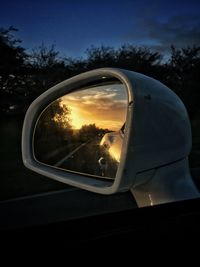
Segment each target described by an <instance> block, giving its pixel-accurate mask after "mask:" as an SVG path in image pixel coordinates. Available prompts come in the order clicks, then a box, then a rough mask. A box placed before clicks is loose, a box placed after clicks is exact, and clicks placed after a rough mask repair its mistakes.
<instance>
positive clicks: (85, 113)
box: [61, 84, 128, 131]
mask: <svg viewBox="0 0 200 267" xmlns="http://www.w3.org/2000/svg"><path fill="white" fill-rule="evenodd" d="M61 100H62V101H61V105H66V106H67V107H68V108H69V109H70V111H71V113H70V119H71V124H72V127H73V129H80V128H81V127H82V126H83V125H88V124H95V125H96V126H97V127H99V128H103V129H109V130H110V131H117V130H119V129H121V127H122V126H123V124H124V122H125V121H126V113H127V107H128V96H127V93H126V89H125V88H124V85H122V84H112V85H104V86H99V87H95V88H90V89H86V90H82V91H78V92H72V93H70V94H67V95H65V96H63V97H62V98H61Z"/></svg>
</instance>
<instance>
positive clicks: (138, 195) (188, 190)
mask: <svg viewBox="0 0 200 267" xmlns="http://www.w3.org/2000/svg"><path fill="white" fill-rule="evenodd" d="M136 179H137V180H138V181H140V182H141V183H140V184H139V185H137V186H136V187H132V188H131V193H132V194H133V196H134V198H135V200H136V202H137V204H138V206H139V207H145V206H153V205H157V204H163V203H168V202H174V201H181V200H185V199H192V198H198V197H199V192H198V190H197V188H196V186H195V184H194V182H193V180H192V178H191V175H190V170H189V164H188V158H184V159H181V160H179V161H176V162H174V163H171V164H168V165H166V166H162V167H159V168H155V169H152V170H149V171H144V172H141V173H138V174H137V175H136Z"/></svg>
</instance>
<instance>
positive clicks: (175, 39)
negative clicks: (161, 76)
mask: <svg viewBox="0 0 200 267" xmlns="http://www.w3.org/2000/svg"><path fill="white" fill-rule="evenodd" d="M136 28H137V29H138V30H136V31H134V34H130V36H129V40H131V39H132V40H133V41H135V42H136V43H139V44H140V45H146V46H150V47H151V48H154V49H155V50H157V51H160V52H165V51H167V50H169V48H170V46H171V45H172V44H173V45H175V46H176V47H179V48H181V47H186V46H193V45H200V16H198V15H190V14H184V15H183V14H182V15H176V16H171V17H168V18H164V17H161V18H159V17H146V18H140V19H138V20H137V21H136Z"/></svg>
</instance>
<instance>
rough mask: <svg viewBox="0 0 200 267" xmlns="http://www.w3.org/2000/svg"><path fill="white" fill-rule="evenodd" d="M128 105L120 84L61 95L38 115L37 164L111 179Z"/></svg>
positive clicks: (119, 151)
mask: <svg viewBox="0 0 200 267" xmlns="http://www.w3.org/2000/svg"><path fill="white" fill-rule="evenodd" d="M127 106H128V97H127V92H126V88H125V86H124V85H123V84H122V83H120V82H118V81H117V82H113V83H112V84H107V85H106V84H104V85H96V86H93V87H90V88H86V89H82V88H80V90H79V91H75V92H72V93H69V94H66V95H64V96H63V97H61V98H59V99H57V100H56V101H54V102H52V103H51V104H50V105H49V106H48V107H47V108H46V109H45V110H44V111H43V112H42V114H41V115H40V117H39V119H38V121H37V124H36V128H35V133H34V143H33V147H34V155H35V158H36V160H37V161H39V162H41V163H45V164H47V165H50V166H54V167H56V168H61V169H64V170H67V171H73V172H78V173H83V174H87V175H94V176H98V177H104V178H112V179H114V178H115V176H116V172H117V168H118V165H119V162H120V155H121V149H122V143H123V136H124V126H125V121H126V113H127Z"/></svg>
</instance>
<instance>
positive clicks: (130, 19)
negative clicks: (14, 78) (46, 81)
mask: <svg viewBox="0 0 200 267" xmlns="http://www.w3.org/2000/svg"><path fill="white" fill-rule="evenodd" d="M11 25H13V26H14V27H16V28H17V29H19V32H18V33H17V34H16V36H17V37H18V38H20V39H21V40H22V46H23V47H25V48H26V49H27V50H31V49H32V48H33V47H37V46H39V45H41V44H42V43H44V44H46V45H51V44H55V46H56V49H57V50H58V51H60V52H61V55H62V56H63V55H64V56H66V57H68V56H72V57H81V56H84V51H85V50H86V49H87V48H89V47H90V46H91V45H94V46H100V45H105V46H113V47H116V48H117V47H119V46H120V45H122V44H124V43H131V44H133V45H136V46H148V47H150V48H154V49H157V51H166V49H169V47H170V45H171V44H174V45H176V46H177V47H184V46H187V45H193V44H196V45H200V1H199V0H190V1H188V0H187V1H185V0H174V1H171V0H168V1H164V0H160V1H158V0H123V1H121V0H114V1H113V0H98V1H95V0H93V1H92V0H48V1H47V0H26V1H25V0H21V1H19V0H9V1H2V0H1V9H0V27H4V28H7V27H9V26H11Z"/></svg>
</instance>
